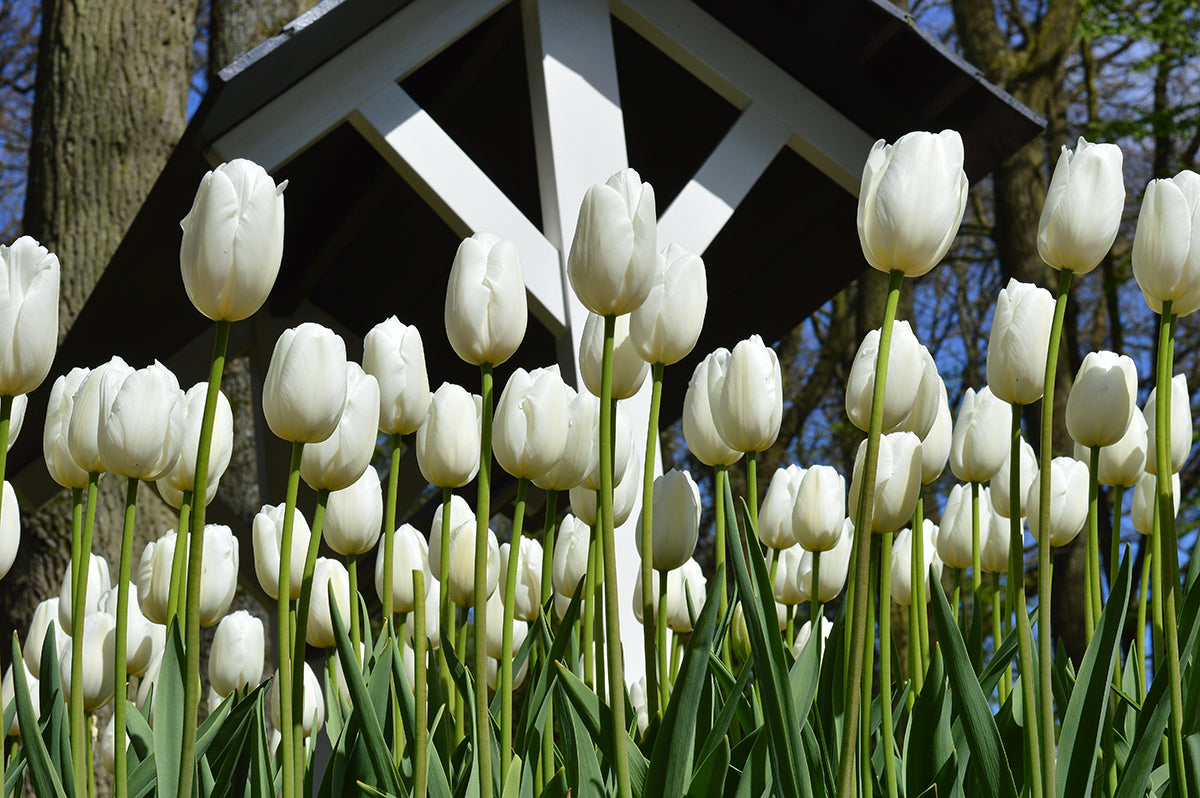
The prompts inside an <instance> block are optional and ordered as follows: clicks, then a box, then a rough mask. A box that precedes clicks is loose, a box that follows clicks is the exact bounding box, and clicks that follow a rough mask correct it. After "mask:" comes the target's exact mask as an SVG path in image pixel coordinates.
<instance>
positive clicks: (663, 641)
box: [643, 549, 670, 715]
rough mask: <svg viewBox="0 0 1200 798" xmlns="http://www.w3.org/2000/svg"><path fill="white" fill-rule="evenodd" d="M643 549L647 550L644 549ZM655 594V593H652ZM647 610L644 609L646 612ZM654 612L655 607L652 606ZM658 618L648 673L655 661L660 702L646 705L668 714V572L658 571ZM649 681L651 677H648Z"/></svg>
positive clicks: (648, 663)
mask: <svg viewBox="0 0 1200 798" xmlns="http://www.w3.org/2000/svg"><path fill="white" fill-rule="evenodd" d="M643 551H645V550H644V549H643ZM651 590H653V583H651ZM652 595H653V594H652ZM644 611H645V610H643V612H644ZM651 612H653V608H651ZM657 614H658V618H657V623H656V624H655V634H656V635H657V637H658V651H657V652H656V657H655V659H653V660H648V661H647V664H646V673H647V674H649V673H650V672H651V671H652V670H654V668H652V667H650V663H651V662H654V663H657V665H658V668H657V669H658V683H659V686H660V689H659V691H658V703H657V704H651V703H649V699H647V704H646V706H648V707H657V709H658V711H659V712H662V713H663V715H666V714H667V701H668V700H669V697H670V688H669V685H670V679H669V678H668V676H667V572H666V571H659V572H658V613H657ZM646 681H647V682H648V681H649V678H647V679H646Z"/></svg>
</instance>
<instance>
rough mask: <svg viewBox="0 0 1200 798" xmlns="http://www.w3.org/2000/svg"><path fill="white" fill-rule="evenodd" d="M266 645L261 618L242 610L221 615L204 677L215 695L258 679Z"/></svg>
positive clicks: (250, 684)
mask: <svg viewBox="0 0 1200 798" xmlns="http://www.w3.org/2000/svg"><path fill="white" fill-rule="evenodd" d="M266 648H267V644H266V634H265V631H264V629H263V622H262V621H261V620H259V619H258V618H255V617H254V616H253V615H251V614H250V613H248V612H246V611H245V610H238V611H237V612H234V613H231V614H229V615H226V616H225V617H224V618H222V619H221V622H220V623H219V624H217V631H216V634H215V635H213V642H212V649H211V650H210V651H209V655H208V681H209V683H210V684H211V685H212V688H213V690H214V691H216V693H217V695H219V696H221V697H222V698H224V697H226V696H229V695H232V694H233V692H234V691H235V690H246V689H249V688H251V687H254V686H255V685H257V684H258V683H259V682H260V681H262V672H263V662H264V659H265V653H266Z"/></svg>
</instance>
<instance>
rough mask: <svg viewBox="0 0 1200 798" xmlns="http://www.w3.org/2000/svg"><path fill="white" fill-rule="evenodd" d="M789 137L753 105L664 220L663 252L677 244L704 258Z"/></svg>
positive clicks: (660, 237) (661, 221)
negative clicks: (714, 240) (709, 246)
mask: <svg viewBox="0 0 1200 798" xmlns="http://www.w3.org/2000/svg"><path fill="white" fill-rule="evenodd" d="M790 134H791V131H790V130H789V129H788V127H787V125H785V124H783V123H782V122H780V121H779V119H777V118H776V117H774V116H772V115H771V114H769V113H767V112H766V111H765V110H763V108H762V106H761V105H759V104H758V103H751V104H750V105H749V106H748V107H747V108H746V110H745V111H742V115H741V116H740V117H738V120H737V121H736V122H734V124H733V127H731V128H730V129H729V132H728V133H726V134H725V137H724V138H723V139H722V140H721V142H720V143H719V144H717V146H716V148H715V149H714V150H713V151H712V154H711V155H709V156H708V158H707V159H706V160H705V161H704V164H703V165H702V166H701V167H700V169H699V171H697V172H696V174H695V176H694V177H693V178H692V179H691V180H689V181H688V184H687V185H686V186H684V187H683V191H681V192H679V196H677V197H676V198H675V201H674V202H672V203H671V207H669V208H667V210H666V211H665V212H664V213H663V214H662V216H660V217H659V220H658V244H659V247H660V248H662V249H665V248H666V246H667V245H668V244H671V243H676V244H682V245H683V246H685V247H687V248H688V249H690V250H691V251H692V252H696V253H699V254H703V253H704V250H706V249H708V245H709V244H711V243H712V242H713V239H715V238H716V237H717V234H718V233H720V232H721V228H723V227H724V226H725V223H726V222H728V221H729V217H731V216H733V212H734V211H735V210H736V209H737V207H738V205H739V204H741V202H742V200H743V199H744V198H745V197H746V194H747V193H749V191H750V189H751V188H752V187H753V186H754V183H755V182H756V181H757V180H758V178H759V177H761V176H762V173H763V172H764V171H766V168H767V167H768V166H770V164H771V161H772V159H774V158H775V156H776V155H777V154H778V153H779V151H780V150H781V149H782V148H783V147H784V146H785V145H786V144H787V140H788V136H789V135H790Z"/></svg>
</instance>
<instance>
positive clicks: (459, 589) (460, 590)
mask: <svg viewBox="0 0 1200 798" xmlns="http://www.w3.org/2000/svg"><path fill="white" fill-rule="evenodd" d="M475 525H476V522H475V520H474V519H472V520H471V522H470V523H466V524H462V525H460V526H458V527H456V528H455V529H453V530H452V531H451V532H450V563H449V571H448V578H447V582H446V585H445V587H446V591H447V594H448V595H449V596H450V600H451V601H453V602H454V603H455V604H457V605H458V606H460V607H473V606H475V592H476V590H482V591H483V597H484V598H490V597H491V595H492V593H494V592H495V590H496V585H497V584H498V583H499V581H500V545H499V544H498V543H497V542H496V533H495V532H493V531H492V530H490V529H489V530H488V534H487V570H486V574H487V581H486V582H485V583H484V584H483V585H476V584H475Z"/></svg>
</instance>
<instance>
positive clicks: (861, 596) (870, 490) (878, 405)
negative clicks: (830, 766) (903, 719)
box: [838, 270, 904, 798]
mask: <svg viewBox="0 0 1200 798" xmlns="http://www.w3.org/2000/svg"><path fill="white" fill-rule="evenodd" d="M903 279H904V273H903V272H901V271H899V270H893V271H892V272H891V274H890V276H889V282H888V295H887V304H886V305H885V306H884V311H883V325H882V327H881V328H880V333H879V350H878V353H877V355H876V358H875V385H874V389H873V391H872V393H871V423H870V427H869V429H868V432H867V453H866V456H865V457H864V458H863V473H862V483H861V484H862V488H861V489H860V490H859V495H858V508H857V509H856V512H855V515H854V517H855V524H854V536H855V541H854V543H855V546H854V548H855V549H856V550H857V551H859V552H861V553H862V556H860V557H858V558H857V560H856V562H855V565H854V585H855V592H854V606H853V607H851V614H850V623H849V624H848V628H849V629H850V630H851V631H850V655H849V660H848V663H847V668H848V670H849V673H848V678H847V680H846V702H847V704H846V713H845V715H844V716H843V717H844V718H845V723H844V725H843V726H842V741H841V756H840V758H839V760H838V795H840V796H841V798H851V796H853V795H854V774H855V773H856V772H857V770H856V768H855V766H854V756H855V741H856V740H857V739H858V715H859V709H860V707H861V705H862V704H863V703H864V699H865V703H866V704H867V706H868V707H870V695H869V694H864V691H863V689H862V687H863V683H864V681H863V660H864V654H863V649H864V648H865V647H866V645H865V644H866V631H867V630H866V625H865V623H863V620H864V619H866V618H868V617H869V616H868V615H867V612H868V609H867V604H868V595H867V585H868V582H869V581H870V571H871V569H870V562H869V561H870V557H869V556H867V554H866V552H867V551H868V547H869V546H870V543H869V541H870V539H871V522H872V519H874V517H875V473H876V471H877V470H878V466H879V435H880V433H881V432H882V429H883V395H884V387H885V386H886V385H887V367H888V352H889V350H890V349H891V345H892V322H893V321H895V319H896V306H897V304H898V303H899V301H900V283H901V282H902V281H903ZM872 649H874V646H872Z"/></svg>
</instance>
